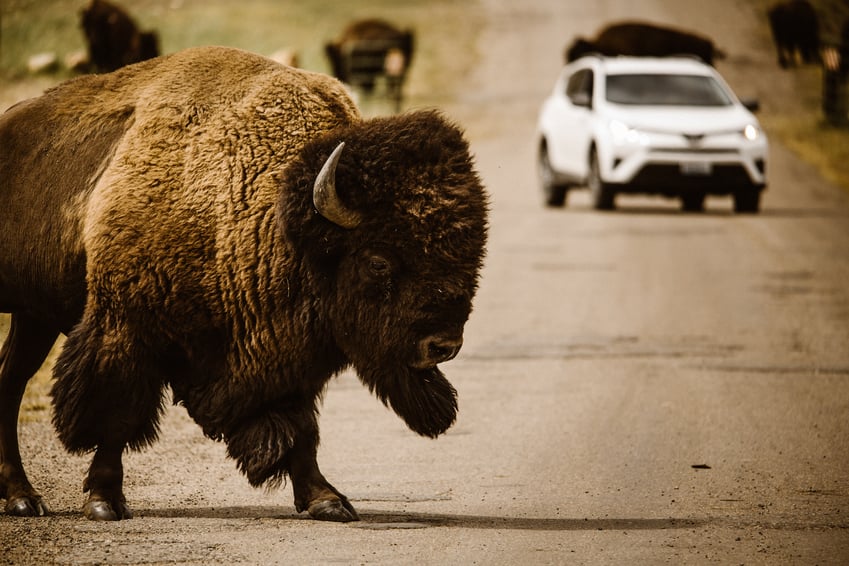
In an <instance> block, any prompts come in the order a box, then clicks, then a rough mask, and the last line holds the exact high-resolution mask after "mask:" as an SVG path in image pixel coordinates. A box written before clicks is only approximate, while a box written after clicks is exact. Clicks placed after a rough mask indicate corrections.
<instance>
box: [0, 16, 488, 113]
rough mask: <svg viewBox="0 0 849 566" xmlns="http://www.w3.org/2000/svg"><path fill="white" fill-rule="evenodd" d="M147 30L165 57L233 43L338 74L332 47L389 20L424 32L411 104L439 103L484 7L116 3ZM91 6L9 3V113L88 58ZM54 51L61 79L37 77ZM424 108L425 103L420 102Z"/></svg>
mask: <svg viewBox="0 0 849 566" xmlns="http://www.w3.org/2000/svg"><path fill="white" fill-rule="evenodd" d="M116 3H117V4H119V5H121V6H122V7H124V8H125V9H126V10H127V12H129V14H130V16H131V17H132V18H133V19H134V20H135V22H136V24H138V26H139V28H140V29H142V30H149V29H153V30H156V31H157V32H158V33H159V41H160V51H161V53H163V54H167V53H173V52H175V51H179V50H180V49H184V48H186V47H193V46H198V45H226V46H230V47H238V48H241V49H245V50H248V51H253V52H255V53H259V54H262V55H266V56H268V55H271V54H273V53H274V52H276V51H278V50H281V49H291V50H294V51H296V52H297V53H298V57H299V66H300V67H301V68H304V69H309V70H313V71H320V72H330V67H329V65H328V63H327V59H326V57H325V55H324V44H325V43H326V42H327V41H330V40H332V39H334V38H336V37H337V36H338V35H339V34H340V33H341V32H342V30H343V29H344V27H345V26H346V25H347V24H348V23H349V22H351V21H352V20H355V19H358V18H365V17H375V16H378V17H381V18H384V19H386V20H388V21H389V22H391V23H392V24H394V25H395V26H397V27H399V28H410V29H413V30H414V31H415V32H416V54H415V56H414V58H413V61H412V66H411V71H410V75H409V76H408V80H407V85H406V87H405V93H406V95H407V99H408V101H409V104H413V105H422V104H427V105H434V104H438V103H439V102H440V100H442V99H446V98H450V97H452V96H453V95H454V92H453V88H454V85H456V83H457V81H451V80H450V78H451V77H463V76H465V75H466V74H467V73H468V72H469V70H470V69H471V68H472V67H473V65H474V64H475V61H476V52H475V48H476V44H477V31H478V30H480V29H481V27H482V21H480V20H476V18H477V17H481V18H482V17H483V15H482V11H481V10H478V9H476V8H475V6H476V2H475V0H463V1H462V2H456V1H455V0H404V1H403V2H399V1H397V0H309V1H304V0H238V1H233V0H132V1H126V0H124V1H122V0H117V2H116ZM87 4H88V0H0V81H2V84H0V110H3V109H5V108H7V107H8V106H10V105H11V104H12V103H14V102H16V101H17V100H20V99H22V98H25V97H28V96H33V95H36V94H38V93H40V92H41V91H42V90H43V89H44V88H45V87H47V86H51V85H53V84H55V83H57V82H59V81H60V80H62V79H66V78H69V77H70V76H72V73H71V72H70V71H67V70H65V69H64V68H63V65H61V62H62V61H63V59H64V58H65V56H67V55H68V54H70V53H72V52H74V51H81V50H82V51H84V50H85V42H84V38H83V34H82V31H81V29H80V24H79V22H80V11H81V10H82V9H83V8H84V7H85V6H86V5H87ZM42 52H51V53H55V54H56V56H57V57H58V59H59V62H60V65H59V69H58V70H57V71H54V72H52V73H50V74H46V75H38V76H33V75H31V74H30V73H29V72H28V70H27V61H28V59H29V58H30V57H32V56H33V55H36V54H38V53H42ZM417 100H418V101H419V102H416V101H417Z"/></svg>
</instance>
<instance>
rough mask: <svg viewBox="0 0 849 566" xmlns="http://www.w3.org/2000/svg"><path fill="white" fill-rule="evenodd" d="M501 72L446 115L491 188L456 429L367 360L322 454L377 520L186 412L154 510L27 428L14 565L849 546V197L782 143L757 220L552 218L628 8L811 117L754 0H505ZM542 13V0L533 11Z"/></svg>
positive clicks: (5, 538) (659, 210)
mask: <svg viewBox="0 0 849 566" xmlns="http://www.w3.org/2000/svg"><path fill="white" fill-rule="evenodd" d="M482 4H483V8H482V9H485V10H486V11H487V15H488V19H487V21H488V24H487V26H486V28H485V29H484V30H483V31H482V33H481V40H480V52H481V65H480V67H479V69H478V70H477V71H476V72H475V73H474V74H473V75H471V76H469V77H468V79H467V80H468V83H469V88H468V89H467V90H466V91H464V92H465V94H464V95H463V96H461V97H460V99H459V100H457V101H455V102H452V103H451V104H449V105H448V106H447V107H446V108H445V109H446V111H447V112H448V113H449V114H450V115H451V116H452V117H455V118H456V119H457V120H458V121H459V122H460V123H462V124H463V125H464V126H466V127H467V129H468V135H469V138H470V140H471V141H472V146H473V149H474V151H475V153H476V156H477V163H478V166H479V169H480V171H481V175H482V177H483V179H484V182H485V184H486V185H487V187H488V188H489V190H490V191H491V193H492V219H491V226H492V227H491V242H490V246H489V255H488V259H487V263H486V268H485V270H484V273H483V280H482V285H481V288H480V293H479V297H478V300H477V302H476V306H475V312H474V313H473V315H472V318H471V320H470V322H469V324H468V327H467V333H466V339H465V346H464V349H463V351H462V352H461V354H460V355H459V357H458V358H457V359H456V360H454V361H452V362H450V363H448V364H446V365H445V368H444V369H445V371H446V374H447V375H448V376H449V378H450V379H451V380H452V382H453V383H454V384H455V386H456V387H457V389H458V391H459V395H460V414H459V419H458V422H457V424H456V425H455V426H454V428H452V429H451V430H450V431H449V432H448V433H447V434H446V435H445V436H444V437H442V438H440V439H438V440H435V441H432V440H427V439H422V438H418V437H416V436H415V435H414V434H413V433H412V432H410V431H409V430H407V429H406V428H405V426H404V424H403V423H402V422H401V421H400V420H399V419H398V418H397V417H395V416H394V415H393V414H392V413H391V412H390V411H388V410H387V409H385V408H384V407H383V406H382V405H381V404H380V403H379V402H378V401H376V400H375V399H374V398H373V397H371V396H370V395H369V394H368V392H367V390H365V389H364V388H363V387H362V386H361V385H360V384H359V382H358V381H357V379H356V377H355V376H353V375H350V374H345V375H342V376H340V378H339V379H338V380H336V381H334V382H333V383H332V385H331V387H330V390H329V391H328V393H327V396H326V401H325V405H324V410H323V413H322V420H321V423H322V446H321V449H320V452H319V463H320V464H321V466H322V469H323V472H324V474H325V475H326V476H327V478H328V479H329V480H330V481H331V482H332V483H334V485H335V486H336V487H337V488H339V489H340V490H341V491H342V492H344V493H346V494H347V495H348V496H349V497H350V498H351V500H352V502H353V504H354V505H355V506H356V507H357V509H358V510H359V512H360V515H361V517H362V521H360V522H358V523H351V524H344V525H341V524H327V523H318V522H314V521H311V520H309V519H307V518H305V517H303V516H301V515H297V514H296V513H295V510H294V508H293V506H292V496H291V488H290V487H288V486H287V487H284V488H282V489H280V490H279V491H277V492H272V493H265V492H263V491H257V490H253V489H251V488H250V487H249V486H248V485H247V482H246V481H245V480H244V478H242V477H241V476H240V475H239V474H238V472H237V471H236V469H235V466H234V465H233V463H232V462H231V461H228V460H227V459H226V457H225V448H224V446H222V445H220V444H216V443H213V442H211V441H209V440H206V439H204V438H203V437H202V435H201V434H200V431H199V429H198V428H197V427H196V426H195V425H194V424H193V423H191V421H190V420H189V419H188V417H187V416H186V415H185V412H184V411H182V410H181V409H172V410H170V411H169V412H168V414H167V416H166V419H165V422H164V424H163V434H162V437H161V440H160V442H159V443H158V444H157V445H156V446H155V447H154V448H152V449H150V450H148V451H146V452H144V453H141V454H129V455H128V456H127V457H126V458H125V469H126V491H127V496H128V498H129V500H130V504H131V506H132V507H133V509H134V511H135V513H136V517H135V518H134V519H132V520H130V521H122V522H119V523H114V524H102V523H91V522H88V521H86V520H85V519H83V518H82V517H81V515H80V513H79V506H80V505H81V503H82V494H81V491H80V486H81V482H82V478H83V475H84V472H85V468H86V466H87V459H85V458H77V457H69V456H67V455H65V454H64V453H63V451H62V450H61V447H60V446H59V445H58V443H57V442H56V440H55V438H54V437H53V434H52V431H51V429H50V424H49V422H48V421H47V420H37V419H36V420H35V421H34V422H27V423H25V424H24V426H23V429H22V432H21V439H22V449H23V451H24V457H25V460H26V463H27V466H28V471H29V473H30V477H31V479H33V481H34V482H35V483H37V485H38V486H39V487H40V489H41V490H42V492H43V494H44V495H45V498H46V500H47V501H48V504H49V505H51V508H52V509H53V511H54V514H53V515H52V516H51V517H48V518H43V519H23V520H21V519H11V518H7V517H2V518H0V562H4V561H5V562H7V563H11V564H44V563H74V564H93V563H109V564H165V563H168V564H212V563H217V564H231V563H252V564H278V563H279V564H283V563H287V564H320V563H321V564H665V563H669V564H710V563H720V564H845V563H849V473H847V463H849V440H847V426H849V425H847V423H849V347H847V344H849V286H847V282H849V198H847V196H846V192H845V191H844V190H842V189H840V188H839V187H836V186H834V185H831V184H829V183H827V182H826V181H824V180H823V179H822V178H821V177H820V176H819V175H818V174H817V172H816V171H815V170H814V169H813V168H812V167H810V166H809V165H807V164H805V163H803V162H801V161H799V160H798V159H797V158H796V157H795V156H794V155H792V154H791V153H790V152H788V151H787V150H786V149H784V148H783V147H782V146H781V145H780V144H778V143H777V142H775V141H773V143H772V146H771V153H770V162H769V175H770V187H769V190H768V191H767V193H765V195H764V198H763V201H762V205H763V210H762V212H761V214H758V215H745V216H742V215H734V214H733V213H732V211H731V201H730V198H715V199H714V198H710V199H708V201H707V210H706V212H705V213H703V214H683V213H681V212H680V211H679V206H678V203H677V202H672V201H667V200H663V199H659V198H641V197H630V198H621V199H620V200H619V201H618V204H619V208H618V210H617V211H615V212H611V213H598V212H595V211H593V210H591V208H590V206H589V199H588V197H587V195H586V194H576V195H574V196H571V195H570V201H569V206H568V207H567V208H566V209H564V210H547V209H545V208H544V207H543V206H542V204H541V203H542V199H541V195H540V193H539V190H538V188H537V184H536V180H535V173H534V155H535V152H534V141H535V140H534V135H533V134H534V121H535V119H536V111H537V109H538V106H539V103H540V102H541V100H542V98H543V97H544V96H545V94H546V93H547V91H548V89H549V88H550V87H551V85H552V84H553V81H554V77H555V74H556V73H557V70H558V68H559V65H560V62H561V55H560V54H561V51H562V48H563V46H564V45H565V43H566V42H567V41H568V40H569V39H570V38H571V37H572V36H573V35H574V34H576V33H591V32H592V31H593V30H595V29H596V28H598V27H600V25H601V24H602V23H603V22H604V21H605V20H606V19H607V18H609V17H611V15H615V16H616V17H627V16H639V17H641V18H647V19H654V20H658V21H666V22H678V23H679V24H680V25H682V26H685V27H693V28H696V29H702V30H705V31H707V30H708V29H709V30H711V32H712V35H713V36H714V37H715V38H716V39H717V40H718V43H719V44H720V45H721V46H722V47H723V48H724V49H726V50H727V51H729V58H728V59H727V60H726V61H723V62H721V63H720V64H718V67H719V69H720V71H721V72H722V73H723V74H724V75H725V76H726V77H727V78H728V79H729V82H731V84H732V86H733V87H734V88H735V89H736V90H737V92H738V94H740V95H742V96H752V95H754V96H758V97H760V98H761V101H762V103H763V106H764V112H765V113H769V112H779V111H792V108H793V104H794V102H793V86H792V82H791V80H790V78H788V76H787V75H786V74H782V73H781V72H780V71H778V70H777V69H774V68H773V67H774V63H773V55H772V52H771V51H769V49H768V48H769V44H768V43H767V38H766V37H765V36H764V35H763V34H762V33H761V32H759V31H758V30H759V29H760V27H759V21H758V18H759V17H760V16H759V15H758V14H757V13H756V12H755V11H754V10H753V9H752V8H751V7H749V6H748V4H747V3H745V2H738V1H734V0H717V1H714V2H678V1H675V0H668V1H661V0H655V1H652V0H642V1H639V2H634V1H627V2H626V1H621V2H619V1H602V2H595V3H580V5H578V4H577V3H576V4H575V5H571V4H568V3H564V2H554V1H544V2H543V1H540V2H534V3H530V6H525V5H524V4H523V3H513V2H501V1H496V0H485V1H484V2H483V3H482ZM513 4H515V6H514V5H513Z"/></svg>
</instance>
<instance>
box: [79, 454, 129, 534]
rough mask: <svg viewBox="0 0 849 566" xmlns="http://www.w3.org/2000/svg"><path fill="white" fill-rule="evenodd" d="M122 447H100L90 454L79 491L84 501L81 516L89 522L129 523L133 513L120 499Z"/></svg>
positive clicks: (122, 472)
mask: <svg viewBox="0 0 849 566" xmlns="http://www.w3.org/2000/svg"><path fill="white" fill-rule="evenodd" d="M123 452H124V447H123V446H114V447H104V446H100V447H98V449H97V452H95V453H94V458H93V459H92V461H91V466H90V467H89V470H88V477H87V478H86V480H85V484H83V490H84V491H87V492H88V500H87V501H86V502H85V504H84V505H83V513H85V516H86V517H87V518H88V519H91V520H93V521H118V520H120V519H132V518H133V513H132V511H130V508H129V507H127V500H126V499H125V498H124V488H123V485H124V465H123V463H122V461H121V456H122V454H123Z"/></svg>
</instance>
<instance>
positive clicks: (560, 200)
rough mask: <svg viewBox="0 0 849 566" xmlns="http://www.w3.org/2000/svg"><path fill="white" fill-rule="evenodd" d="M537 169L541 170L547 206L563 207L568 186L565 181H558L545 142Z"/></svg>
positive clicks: (540, 179) (541, 183)
mask: <svg viewBox="0 0 849 566" xmlns="http://www.w3.org/2000/svg"><path fill="white" fill-rule="evenodd" d="M537 169H538V171H539V181H540V185H541V186H542V193H543V198H544V201H545V205H546V206H551V207H562V206H564V205H565V204H566V193H567V191H568V187H567V186H566V185H564V184H563V183H558V182H557V175H556V174H555V172H554V169H553V168H552V167H551V160H550V159H549V158H548V148H547V147H546V145H545V144H542V145H540V148H539V156H538V163H537Z"/></svg>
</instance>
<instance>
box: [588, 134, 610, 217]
mask: <svg viewBox="0 0 849 566" xmlns="http://www.w3.org/2000/svg"><path fill="white" fill-rule="evenodd" d="M587 187H588V188H589V189H590V198H592V203H593V208H595V209H596V210H613V209H614V208H615V207H616V203H615V201H616V192H615V191H614V190H613V188H612V187H611V186H610V185H608V184H607V183H605V182H604V181H602V179H601V170H600V168H599V164H598V154H597V153H596V150H595V148H593V149H592V150H591V151H590V170H589V173H588V175H587Z"/></svg>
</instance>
